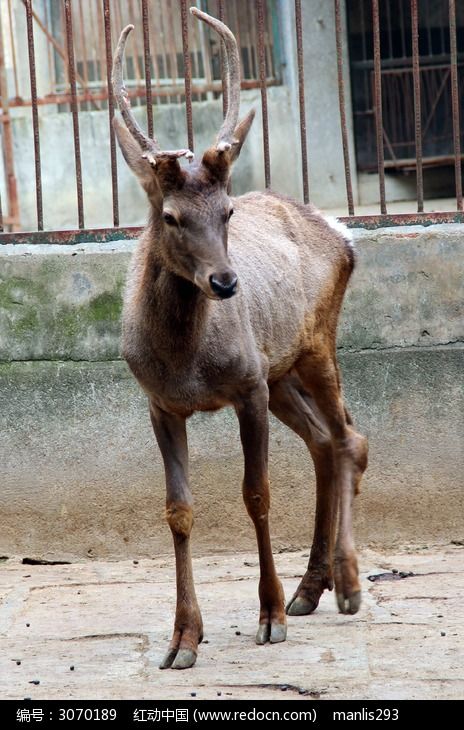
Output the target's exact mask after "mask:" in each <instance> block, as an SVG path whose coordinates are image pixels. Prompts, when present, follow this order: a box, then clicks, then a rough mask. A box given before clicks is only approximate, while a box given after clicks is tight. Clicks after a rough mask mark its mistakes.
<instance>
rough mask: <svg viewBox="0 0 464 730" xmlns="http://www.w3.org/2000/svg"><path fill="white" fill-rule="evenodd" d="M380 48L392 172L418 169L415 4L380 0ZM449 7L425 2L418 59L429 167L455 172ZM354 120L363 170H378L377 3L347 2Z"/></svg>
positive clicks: (461, 49) (463, 94)
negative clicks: (451, 167) (374, 11)
mask: <svg viewBox="0 0 464 730" xmlns="http://www.w3.org/2000/svg"><path fill="white" fill-rule="evenodd" d="M379 6H380V45H381V64H382V71H381V76H382V107H383V140H384V154H385V168H387V169H393V170H403V171H407V170H413V169H414V168H415V166H416V162H415V157H416V152H415V143H414V138H415V126H414V96H413V74H412V39H411V3H410V2H409V0H381V2H380V3H379ZM448 6H449V3H448V0H419V2H418V10H419V55H420V87H421V117H422V143H423V162H424V166H426V167H431V166H438V165H452V164H454V153H453V121H452V106H451V70H450V34H449V15H448V12H449V10H448ZM456 14H457V48H458V78H459V100H460V113H461V129H462V130H463V132H461V145H463V147H462V148H463V149H464V127H463V126H462V122H463V121H464V120H463V117H464V109H463V104H462V100H463V98H464V3H463V2H457V3H456ZM347 18H348V35H349V52H350V67H351V83H352V94H353V115H354V130H355V141H356V156H357V165H358V169H359V170H362V171H373V170H376V169H377V155H376V147H375V113H374V104H373V83H374V82H373V76H374V62H373V21H372V2H371V0H347Z"/></svg>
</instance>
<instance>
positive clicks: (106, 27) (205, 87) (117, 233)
mask: <svg viewBox="0 0 464 730" xmlns="http://www.w3.org/2000/svg"><path fill="white" fill-rule="evenodd" d="M21 1H22V3H23V5H24V12H25V14H26V26H27V40H28V61H29V78H30V98H23V97H20V96H19V92H18V81H17V76H18V74H17V58H16V53H15V44H14V42H13V41H12V49H13V59H14V69H13V70H14V79H15V94H14V95H13V96H12V97H11V98H10V97H9V95H8V92H7V89H6V79H5V73H4V63H3V52H4V49H3V45H2V42H1V40H0V102H1V107H2V115H1V118H0V121H1V122H2V123H3V137H4V157H5V167H6V169H7V172H8V162H9V160H10V158H11V162H12V158H13V140H12V132H11V118H10V115H9V110H10V108H11V107H14V106H23V105H30V106H31V113H32V124H33V130H34V150H33V153H34V160H35V190H36V208H37V231H34V232H14V233H12V232H10V233H2V234H1V235H0V242H3V243H6V242H10V241H15V242H21V241H27V242H32V243H34V242H53V243H71V242H81V241H83V240H102V241H103V240H114V239H117V238H133V237H136V236H137V235H138V234H139V232H140V230H141V229H140V227H130V228H129V227H121V226H120V225H119V200H118V178H117V164H116V146H115V137H114V132H113V128H112V118H113V115H114V102H113V99H112V95H111V93H109V89H110V76H111V64H112V51H113V46H114V42H115V39H116V36H117V34H118V33H119V30H120V28H121V27H122V26H123V25H124V24H125V23H126V22H128V21H129V19H130V20H131V22H132V21H133V20H134V19H135V21H136V22H137V20H138V21H139V22H138V23H137V25H138V26H139V27H140V30H139V38H138V43H137V46H136V47H137V48H138V50H137V52H133V53H132V55H130V54H129V55H128V57H127V59H126V74H127V76H126V78H127V79H128V82H127V83H128V90H129V95H130V96H131V98H132V99H133V100H135V103H138V102H139V101H141V102H143V103H144V104H146V108H147V127H148V131H149V134H150V136H152V135H153V104H154V103H163V101H172V100H177V101H179V102H181V103H185V109H186V124H187V132H188V144H189V147H190V149H192V150H193V148H194V139H193V125H192V100H193V99H194V98H196V99H202V98H205V95H208V94H213V95H217V94H219V92H220V89H221V81H220V78H221V76H222V71H223V69H222V63H221V57H220V47H219V44H217V40H216V41H215V42H216V46H214V41H213V40H211V39H210V40H208V42H206V40H205V34H206V33H207V31H206V30H205V29H202V28H200V27H196V30H195V31H193V30H192V28H193V26H192V27H191V28H189V20H188V4H187V0H178V1H177V0H173V1H172V2H171V0H150V1H149V0H133V1H132V0H128V2H124V3H121V2H119V0H113V1H112V2H110V0H88V2H86V3H85V5H84V4H83V3H82V2H81V0H62V1H60V2H55V3H53V4H52V7H53V9H54V12H53V13H52V14H51V17H50V18H45V20H44V19H41V18H39V16H38V15H37V13H36V12H35V10H34V7H33V1H32V0H21ZM357 1H358V2H366V3H368V5H369V8H370V13H371V15H370V21H371V28H372V38H371V43H372V55H373V59H372V114H373V119H374V129H375V150H376V158H377V165H376V168H377V172H378V178H379V201H380V215H375V216H359V215H356V214H355V213H356V212H355V207H354V198H353V185H352V170H351V163H350V155H349V138H348V128H347V109H346V102H345V79H344V73H345V71H344V64H343V53H344V44H345V43H346V36H345V35H344V34H343V33H342V7H341V2H342V0H333V2H334V9H335V35H336V59H334V63H336V64H337V74H338V92H339V114H340V126H341V140H340V142H341V144H340V149H341V154H343V158H344V167H345V181H346V198H347V209H348V214H349V215H348V216H347V217H346V218H343V219H342V220H345V222H347V223H348V224H349V225H352V226H370V227H375V226H379V225H397V224H410V223H422V224H430V223H436V222H451V221H460V222H464V214H463V195H462V170H461V163H462V153H461V131H460V119H459V117H460V102H459V71H458V68H459V64H458V50H457V26H456V2H455V0H447V6H448V19H447V23H448V27H447V38H448V43H449V63H448V64H444V65H446V67H447V69H448V74H447V76H446V79H447V82H448V81H449V103H450V105H451V110H450V118H451V124H452V140H453V150H452V154H451V155H450V160H451V161H452V163H453V165H454V170H455V190H456V210H455V211H445V212H440V213H424V212H423V211H424V193H423V166H424V161H423V139H424V129H423V103H424V98H423V97H424V93H423V83H421V78H422V79H423V78H425V76H424V73H425V69H424V68H423V66H421V63H420V54H419V41H420V38H419V22H418V16H419V3H420V2H421V0H409V2H408V0H404V1H405V2H407V4H408V6H409V12H410V20H411V36H410V45H411V59H410V60H411V69H410V70H408V78H409V79H411V84H410V86H409V85H408V86H407V90H409V89H410V90H411V91H412V101H411V102H410V103H411V104H412V110H413V115H414V151H415V155H414V157H413V158H412V160H411V159H410V158H408V159H409V164H413V166H414V168H415V170H416V173H417V213H414V214H401V215H388V214H387V205H386V194H385V169H386V167H388V164H389V160H388V159H387V160H386V159H385V157H386V155H385V150H387V155H388V151H389V149H390V147H391V145H390V147H389V143H388V134H387V135H386V129H385V123H384V99H385V96H384V92H385V88H386V86H387V85H388V84H389V83H390V81H389V80H388V78H389V76H388V74H389V71H388V68H387V69H384V68H382V61H381V42H382V29H381V25H380V7H379V4H380V2H381V0H357ZM350 2H351V0H348V8H349V5H350ZM388 2H390V0H388ZM155 3H156V6H157V7H156V12H157V13H158V14H160V15H157V17H162V18H163V19H164V20H163V22H164V28H163V32H162V36H163V39H164V40H163V42H162V43H161V42H160V41H159V39H158V38H156V39H155V38H153V37H152V30H151V28H152V27H153V23H152V22H151V20H150V17H151V13H153V12H154V10H155V8H154V4H155ZM277 5H278V3H276V2H275V0H229V1H228V2H227V3H226V2H224V0H209V2H207V1H206V0H205V1H204V2H203V8H204V9H206V10H207V11H208V12H211V13H213V14H215V15H217V17H219V18H221V19H224V20H225V22H226V23H227V24H229V25H230V27H231V28H232V30H233V31H234V32H235V34H236V35H237V36H238V38H239V45H240V49H241V62H242V78H243V81H242V87H243V88H249V87H250V86H251V87H253V86H255V87H258V88H260V90H261V107H262V125H263V160H264V173H265V185H266V187H268V188H269V187H270V186H271V184H272V178H271V163H270V153H269V120H268V109H267V87H268V85H270V84H274V83H278V82H279V77H278V70H277V64H276V63H275V49H274V48H273V45H274V40H275V38H276V34H275V28H274V27H273V23H274V18H275V15H276V13H275V9H276V6H277ZM8 9H9V11H10V13H11V0H8ZM273 10H274V12H272V11H273ZM294 13H295V29H294V32H295V42H296V54H297V72H298V98H299V121H300V139H301V159H302V169H301V175H302V187H303V197H304V202H305V203H307V202H308V201H309V175H308V154H307V129H306V119H305V108H306V107H305V83H304V74H305V72H306V73H310V69H305V68H304V63H303V32H302V4H301V0H294ZM176 23H178V24H179V28H180V33H177V32H175V24H176ZM200 25H201V24H200ZM197 26H198V24H197ZM38 29H39V30H40V32H41V33H44V34H45V35H46V37H47V39H48V41H49V56H48V63H49V64H50V79H51V84H52V86H51V89H50V92H49V93H48V94H46V95H45V96H42V97H39V96H38V93H37V79H36V58H35V51H34V37H35V33H37V30H38ZM76 29H77V30H76ZM1 35H2V34H1V27H0V39H1ZM154 48H156V52H154ZM142 50H143V53H142V52H141V51H142ZM2 69H3V71H2ZM408 83H409V82H408ZM442 85H443V87H444V83H443V82H442ZM47 103H48V104H50V103H54V104H57V105H58V107H59V108H60V109H62V110H64V111H66V110H67V109H70V112H71V114H72V120H73V132H74V157H75V183H76V196H77V210H78V229H76V230H74V231H69V230H67V231H44V230H43V229H44V217H43V203H42V178H41V159H40V129H39V115H38V108H39V106H40V105H41V104H47ZM102 105H104V106H106V108H107V114H108V129H109V136H110V141H111V146H110V154H111V185H112V200H113V227H112V228H101V229H94V230H89V229H86V228H85V211H84V204H83V194H82V167H81V152H80V138H79V111H80V110H83V109H87V108H102ZM388 111H389V110H387V112H388ZM425 131H426V130H425ZM311 142H312V141H311V140H309V143H310V144H311ZM314 143H316V140H314ZM7 178H8V179H7V192H8V204H9V206H8V207H9V210H8V215H6V216H5V218H3V216H2V208H1V200H0V230H1V231H3V226H4V224H6V225H8V226H10V227H14V226H15V225H17V222H18V221H17V193H16V189H15V180H14V175H13V176H11V175H7ZM15 206H16V207H15Z"/></svg>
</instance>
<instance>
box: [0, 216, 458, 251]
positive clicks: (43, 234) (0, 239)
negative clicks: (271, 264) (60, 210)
mask: <svg viewBox="0 0 464 730" xmlns="http://www.w3.org/2000/svg"><path fill="white" fill-rule="evenodd" d="M339 220H340V221H341V222H342V223H345V224H346V225H347V226H348V227H349V228H366V229H368V230H375V229H376V228H390V227H392V226H416V225H419V226H433V225H436V224H437V223H459V224H464V212H463V211H445V212H439V213H437V212H435V213H400V214H395V215H356V216H343V217H340V218H339ZM143 230H144V228H143V226H122V227H119V228H90V229H86V230H70V231H22V232H16V233H1V235H0V245H2V244H8V243H15V244H18V243H27V244H44V243H55V244H61V245H78V244H82V243H86V242H88V241H92V242H97V243H104V242H106V241H118V240H131V239H134V238H138V237H139V236H140V234H141V233H142V231H143ZM402 235H403V237H404V238H405V239H410V238H412V237H414V238H415V237H416V236H417V235H419V234H417V233H413V232H408V231H406V232H404V234H402Z"/></svg>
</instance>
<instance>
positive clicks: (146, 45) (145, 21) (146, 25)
mask: <svg viewBox="0 0 464 730" xmlns="http://www.w3.org/2000/svg"><path fill="white" fill-rule="evenodd" d="M142 27H143V56H144V62H145V90H146V96H147V125H148V136H149V137H150V139H153V97H152V93H151V58H150V20H149V17H148V6H147V0H142Z"/></svg>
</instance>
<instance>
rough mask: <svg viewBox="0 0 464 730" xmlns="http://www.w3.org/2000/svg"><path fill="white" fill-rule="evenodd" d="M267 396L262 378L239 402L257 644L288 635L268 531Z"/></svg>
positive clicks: (238, 410)
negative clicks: (254, 549) (252, 539)
mask: <svg viewBox="0 0 464 730" xmlns="http://www.w3.org/2000/svg"><path fill="white" fill-rule="evenodd" d="M268 399H269V391H268V387H267V383H266V382H265V381H264V380H263V381H262V382H260V383H259V385H258V386H257V387H256V388H255V389H254V390H253V391H252V392H251V393H250V394H249V395H248V397H246V398H244V399H242V400H241V401H240V403H238V404H237V405H236V411H237V415H238V419H239V422H240V438H241V440H242V447H243V455H244V457H245V475H244V479H243V498H244V501H245V505H246V508H247V510H248V514H249V515H250V517H251V519H252V520H253V523H254V526H255V530H256V538H257V541H258V550H259V566H260V580H259V599H260V604H261V609H260V614H259V628H258V633H257V634H256V643H257V644H265V643H266V642H267V641H270V642H271V643H277V642H279V641H285V639H286V636H287V620H286V616H285V597H284V592H283V589H282V585H281V583H280V580H279V579H278V577H277V573H276V570H275V566H274V558H273V557H272V548H271V538H270V534H269V520H268V513H269V502H270V498H269V477H268V437H269V420H268Z"/></svg>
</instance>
